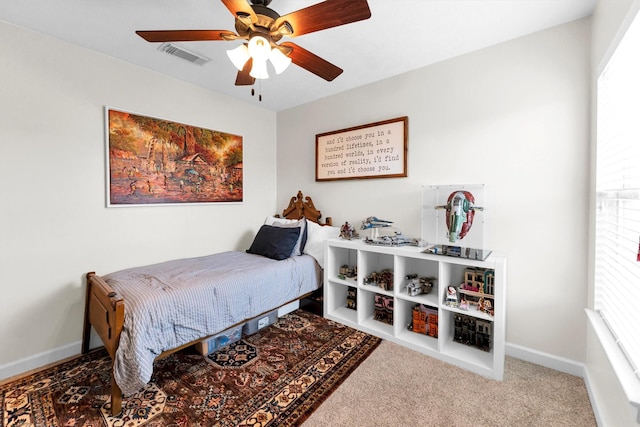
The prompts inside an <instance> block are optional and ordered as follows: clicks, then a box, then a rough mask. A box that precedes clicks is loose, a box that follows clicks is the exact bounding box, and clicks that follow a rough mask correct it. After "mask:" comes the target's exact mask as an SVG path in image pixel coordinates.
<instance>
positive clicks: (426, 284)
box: [406, 274, 436, 297]
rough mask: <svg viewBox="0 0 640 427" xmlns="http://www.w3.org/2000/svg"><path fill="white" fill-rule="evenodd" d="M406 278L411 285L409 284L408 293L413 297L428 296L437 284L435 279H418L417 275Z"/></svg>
mask: <svg viewBox="0 0 640 427" xmlns="http://www.w3.org/2000/svg"><path fill="white" fill-rule="evenodd" d="M406 278H407V280H409V283H407V293H408V294H409V295H410V296H412V297H414V296H416V295H420V294H428V293H429V292H431V290H432V289H433V287H434V286H435V282H436V279H435V278H434V277H420V278H418V275H417V274H409V275H407V276H406Z"/></svg>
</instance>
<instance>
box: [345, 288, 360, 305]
mask: <svg viewBox="0 0 640 427" xmlns="http://www.w3.org/2000/svg"><path fill="white" fill-rule="evenodd" d="M357 301H358V288H356V287H355V286H349V287H348V288H347V308H350V309H352V310H357V309H358V302H357Z"/></svg>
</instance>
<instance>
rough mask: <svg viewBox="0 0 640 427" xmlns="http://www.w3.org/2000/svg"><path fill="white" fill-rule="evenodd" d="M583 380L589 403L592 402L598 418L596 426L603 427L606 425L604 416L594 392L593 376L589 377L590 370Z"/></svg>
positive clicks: (595, 415)
mask: <svg viewBox="0 0 640 427" xmlns="http://www.w3.org/2000/svg"><path fill="white" fill-rule="evenodd" d="M582 379H583V380H584V385H585V387H587V395H588V396H589V402H591V409H592V410H593V416H594V417H595V418H596V424H597V425H598V426H603V425H604V423H603V421H602V415H601V414H600V405H599V404H598V399H596V394H595V393H594V390H593V383H592V381H591V376H590V375H589V369H588V368H585V370H584V376H583V377H582Z"/></svg>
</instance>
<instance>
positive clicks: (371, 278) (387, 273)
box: [364, 269, 393, 291]
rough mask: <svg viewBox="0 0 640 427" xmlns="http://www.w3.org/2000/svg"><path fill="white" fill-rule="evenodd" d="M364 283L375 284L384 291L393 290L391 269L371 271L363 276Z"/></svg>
mask: <svg viewBox="0 0 640 427" xmlns="http://www.w3.org/2000/svg"><path fill="white" fill-rule="evenodd" d="M364 283H366V284H367V285H373V284H376V285H378V286H379V287H381V288H382V289H384V290H385V291H392V290H393V270H390V269H384V270H382V271H379V272H375V271H374V272H373V273H371V274H370V275H368V276H367V277H365V278H364Z"/></svg>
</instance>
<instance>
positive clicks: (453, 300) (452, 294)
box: [444, 286, 458, 307]
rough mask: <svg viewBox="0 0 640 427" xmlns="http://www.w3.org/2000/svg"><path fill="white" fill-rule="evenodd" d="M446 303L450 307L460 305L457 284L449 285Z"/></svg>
mask: <svg viewBox="0 0 640 427" xmlns="http://www.w3.org/2000/svg"><path fill="white" fill-rule="evenodd" d="M444 303H445V305H447V306H449V307H457V306H458V291H457V290H456V288H455V286H447V295H446V297H445V300H444Z"/></svg>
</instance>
